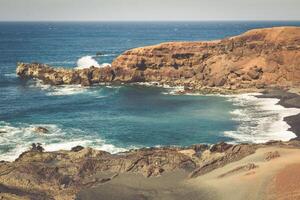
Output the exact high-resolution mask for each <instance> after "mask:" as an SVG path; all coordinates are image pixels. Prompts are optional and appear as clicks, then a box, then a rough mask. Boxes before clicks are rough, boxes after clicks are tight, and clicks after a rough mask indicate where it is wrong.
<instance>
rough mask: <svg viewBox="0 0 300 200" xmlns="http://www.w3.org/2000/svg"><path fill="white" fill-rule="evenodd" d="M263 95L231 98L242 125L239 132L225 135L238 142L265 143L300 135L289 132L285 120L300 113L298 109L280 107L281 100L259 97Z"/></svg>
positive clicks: (229, 96) (236, 119)
mask: <svg viewBox="0 0 300 200" xmlns="http://www.w3.org/2000/svg"><path fill="white" fill-rule="evenodd" d="M258 95H261V94H259V93H250V94H239V95H228V96H227V97H228V101H231V102H232V103H233V105H235V106H237V107H238V108H237V109H235V110H233V111H232V112H231V114H232V116H233V120H235V121H238V122H239V123H240V125H239V127H238V129H237V130H236V131H225V132H224V134H225V136H228V137H231V138H233V139H235V140H236V141H237V142H253V143H263V142H267V141H269V140H282V141H288V140H290V139H292V138H294V137H296V135H295V134H294V133H293V132H291V131H288V129H289V128H290V126H289V125H288V124H287V123H286V122H285V121H284V118H285V117H287V116H291V115H297V114H298V113H300V109H297V108H285V107H283V106H281V105H278V104H277V103H278V102H279V99H275V98H258V97H257V96H258Z"/></svg>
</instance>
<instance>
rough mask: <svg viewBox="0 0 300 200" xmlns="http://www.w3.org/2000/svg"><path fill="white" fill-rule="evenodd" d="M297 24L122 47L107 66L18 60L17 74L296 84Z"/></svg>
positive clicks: (69, 79)
mask: <svg viewBox="0 0 300 200" xmlns="http://www.w3.org/2000/svg"><path fill="white" fill-rule="evenodd" d="M299 35H300V28H299V27H276V28H266V29H255V30H251V31H248V32H246V33H244V34H242V35H239V36H235V37H230V38H226V39H223V40H217V41H209V42H168V43H162V44H159V45H154V46H147V47H141V48H136V49H132V50H128V51H126V52H125V53H123V54H122V55H120V56H119V57H117V58H116V59H115V60H114V61H113V62H112V66H111V67H104V68H95V67H91V68H87V69H63V68H52V67H50V66H47V65H43V64H36V63H33V64H24V63H19V64H18V68H17V74H18V75H19V76H20V77H23V78H37V79H40V80H42V81H43V82H45V83H49V84H53V85H60V84H81V85H84V86H86V85H92V84H95V83H103V82H125V83H128V82H143V81H146V82H159V83H162V84H169V85H182V86H186V87H189V88H192V89H201V88H224V89H230V90H234V89H243V88H258V89H260V88H264V87H265V86H283V87H286V86H287V87H289V86H299V85H300V51H299V50H300V36H299Z"/></svg>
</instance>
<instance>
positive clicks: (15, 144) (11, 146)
mask: <svg viewBox="0 0 300 200" xmlns="http://www.w3.org/2000/svg"><path fill="white" fill-rule="evenodd" d="M40 126H41V127H45V128H46V129H48V130H49V132H48V133H43V134H39V133H36V132H35V128H36V127H40ZM0 130H1V134H0V147H1V148H0V160H6V161H13V160H15V159H16V158H17V157H18V156H19V155H20V154H21V153H23V152H24V151H26V150H29V148H30V146H31V144H32V143H41V144H42V145H43V147H44V149H45V150H46V151H58V150H70V149H71V148H72V147H74V146H77V145H81V146H84V147H93V148H95V149H99V150H103V151H107V152H110V153H118V152H123V151H126V150H127V149H125V148H121V147H116V146H115V145H113V144H108V143H106V141H105V140H103V139H101V138H99V136H97V134H94V135H93V136H92V135H88V134H86V133H85V132H84V131H82V130H79V129H67V130H66V129H62V128H60V127H59V126H57V125H55V124H18V125H12V124H10V123H7V122H3V121H0Z"/></svg>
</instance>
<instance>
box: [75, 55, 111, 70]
mask: <svg viewBox="0 0 300 200" xmlns="http://www.w3.org/2000/svg"><path fill="white" fill-rule="evenodd" d="M92 66H94V67H98V68H101V67H107V66H110V64H109V63H102V64H99V63H98V62H97V60H95V59H94V58H93V56H83V57H81V58H79V59H78V60H77V67H76V69H84V68H89V67H92Z"/></svg>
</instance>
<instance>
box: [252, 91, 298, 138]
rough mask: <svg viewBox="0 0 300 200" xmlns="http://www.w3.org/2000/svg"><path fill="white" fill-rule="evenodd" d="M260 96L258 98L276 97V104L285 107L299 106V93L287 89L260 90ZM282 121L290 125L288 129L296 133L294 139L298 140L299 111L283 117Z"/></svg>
mask: <svg viewBox="0 0 300 200" xmlns="http://www.w3.org/2000/svg"><path fill="white" fill-rule="evenodd" d="M262 94H263V95H262V96H257V97H258V98H277V99H279V100H280V101H279V102H278V105H281V106H283V107H285V108H300V95H299V94H297V93H292V92H290V91H289V90H288V91H286V90H282V89H267V90H265V91H264V92H262ZM284 121H285V122H286V123H287V124H288V125H289V126H290V128H289V129H288V131H292V132H293V133H295V134H296V136H297V137H296V138H294V139H296V140H300V113H299V114H297V115H291V116H287V117H285V118H284Z"/></svg>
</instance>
